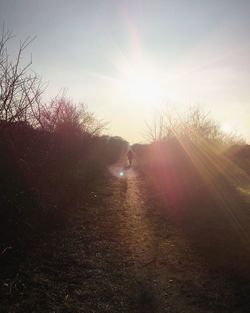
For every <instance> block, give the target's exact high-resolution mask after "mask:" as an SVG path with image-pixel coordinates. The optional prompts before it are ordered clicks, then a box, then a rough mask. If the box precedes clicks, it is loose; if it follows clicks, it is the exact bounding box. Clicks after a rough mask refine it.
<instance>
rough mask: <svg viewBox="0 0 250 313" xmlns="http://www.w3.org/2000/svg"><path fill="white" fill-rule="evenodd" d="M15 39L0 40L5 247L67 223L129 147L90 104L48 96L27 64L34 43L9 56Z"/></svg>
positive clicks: (0, 201)
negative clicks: (112, 134) (106, 132)
mask: <svg viewBox="0 0 250 313" xmlns="http://www.w3.org/2000/svg"><path fill="white" fill-rule="evenodd" d="M11 38H12V35H11V33H9V32H5V31H3V34H2V38H1V39H0V151H1V152H0V175H1V179H0V238H1V243H0V248H1V249H2V250H0V253H1V251H4V249H5V248H6V247H7V246H8V245H13V244H17V243H22V244H23V243H25V242H26V241H27V240H28V239H32V238H33V237H35V235H36V234H39V233H40V232H44V231H46V230H47V229H48V227H49V226H50V225H52V224H55V223H59V222H60V221H63V219H64V218H65V215H67V214H68V213H70V211H71V210H73V209H74V208H75V207H77V203H78V202H80V201H81V202H82V203H84V201H85V199H84V197H86V198H87V195H88V193H89V192H90V191H91V190H92V188H94V186H95V184H96V183H97V181H98V180H99V179H100V178H101V177H102V176H103V175H105V169H106V167H107V166H109V165H111V164H113V163H114V162H116V161H117V160H119V158H120V157H121V155H122V154H124V152H125V151H126V150H127V147H128V143H127V142H126V141H125V140H123V139H122V138H120V137H110V136H105V135H102V133H103V132H104V130H105V127H106V124H105V123H104V122H103V121H101V120H98V119H97V118H96V117H95V116H94V114H93V113H91V112H90V111H89V110H88V108H87V106H85V105H82V104H77V105H76V104H74V103H73V101H72V100H70V99H69V98H67V97H65V96H57V97H55V98H54V99H52V100H51V101H49V102H45V101H44V100H43V94H44V92H45V89H44V85H43V83H42V81H41V79H40V77H39V76H37V75H36V74H34V73H33V72H32V71H31V70H30V66H31V62H28V63H27V64H24V63H23V52H24V50H25V49H26V47H27V46H28V45H29V44H30V42H31V41H30V40H29V39H27V40H26V41H25V42H23V43H21V45H20V48H19V51H18V53H17V55H16V57H14V58H11V57H10V56H9V55H8V49H7V47H8V42H9V41H10V40H11Z"/></svg>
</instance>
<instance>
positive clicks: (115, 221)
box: [0, 170, 249, 313]
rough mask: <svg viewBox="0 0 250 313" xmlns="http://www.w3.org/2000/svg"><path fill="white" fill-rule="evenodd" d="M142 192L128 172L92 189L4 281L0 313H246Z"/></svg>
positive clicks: (239, 297)
mask: <svg viewBox="0 0 250 313" xmlns="http://www.w3.org/2000/svg"><path fill="white" fill-rule="evenodd" d="M146 194H147V193H146V189H145V186H144V182H143V181H142V180H141V179H140V178H139V177H138V176H137V175H136V173H135V172H133V171H132V170H129V171H127V173H126V177H123V178H121V179H118V178H116V177H114V178H110V180H109V181H108V182H106V184H105V186H102V187H101V188H99V189H98V190H97V191H93V192H92V193H91V200H90V201H88V202H87V204H86V200H85V202H84V205H82V207H80V208H79V210H78V211H77V213H76V214H74V216H72V220H71V222H70V227H68V228H67V229H66V230H64V231H56V232H54V233H52V234H50V236H49V239H48V240H47V241H46V242H41V243H40V244H39V245H38V246H37V247H36V248H35V249H34V250H33V251H32V252H31V253H30V255H29V257H28V258H27V259H26V260H25V261H24V262H22V263H21V265H20V268H19V270H18V272H17V273H16V275H15V277H14V278H13V277H12V278H11V279H8V278H6V280H5V281H4V282H3V285H2V287H1V291H2V292H4V296H3V297H2V298H1V302H2V303H1V304H0V311H1V312H38V313H39V312H48V313H50V312H51V313H52V312H54V313H61V312H75V313H78V312H90V313H91V312H132V313H133V312H142V313H146V312H150V313H154V312H168V313H177V312H187V313H189V312H194V313H199V312H201V313H203V312H204V313H205V312H216V313H218V312H227V313H228V312H236V313H237V312H249V308H248V307H247V302H245V298H244V297H245V296H244V294H242V291H237V286H234V282H233V281H231V280H229V279H226V278H223V277H221V276H220V277H219V276H218V273H215V272H214V273H213V272H211V270H208V268H207V266H206V264H205V262H204V261H202V260H201V259H200V258H199V257H198V256H197V255H196V253H195V252H194V251H192V248H191V246H190V245H189V243H188V241H187V240H186V239H185V236H184V235H183V233H182V230H181V229H180V228H178V227H177V226H176V225H175V224H173V223H172V222H171V221H170V220H168V218H167V217H163V216H162V214H160V210H158V205H157V203H153V202H152V200H150V199H148V198H147V196H146ZM239 293H240V294H239ZM246 293H247V291H246ZM246 297H247V295H246ZM244 303H245V304H244Z"/></svg>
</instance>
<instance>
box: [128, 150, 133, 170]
mask: <svg viewBox="0 0 250 313" xmlns="http://www.w3.org/2000/svg"><path fill="white" fill-rule="evenodd" d="M127 157H128V162H129V167H131V166H132V163H133V159H134V154H133V152H132V150H130V149H129V150H128V153H127Z"/></svg>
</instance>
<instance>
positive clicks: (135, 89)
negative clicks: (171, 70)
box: [127, 76, 162, 102]
mask: <svg viewBox="0 0 250 313" xmlns="http://www.w3.org/2000/svg"><path fill="white" fill-rule="evenodd" d="M127 88H128V92H129V94H130V96H132V97H134V98H135V99H136V100H138V101H145V102H148V101H149V102H152V101H158V100H160V98H161V97H162V89H161V87H160V84H159V82H157V81H156V80H153V79H149V78H145V77H142V76H134V77H131V78H130V79H129V80H127Z"/></svg>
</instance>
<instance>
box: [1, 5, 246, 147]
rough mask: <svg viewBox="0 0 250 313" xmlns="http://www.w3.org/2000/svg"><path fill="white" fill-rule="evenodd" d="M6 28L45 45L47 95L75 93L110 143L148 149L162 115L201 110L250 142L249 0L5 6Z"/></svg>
mask: <svg viewBox="0 0 250 313" xmlns="http://www.w3.org/2000/svg"><path fill="white" fill-rule="evenodd" d="M0 22H1V24H2V23H5V28H8V29H9V30H11V31H12V32H13V33H14V34H15V35H16V37H17V40H14V41H13V43H14V42H16V43H17V42H18V40H20V39H25V38H26V37H27V36H28V35H30V36H37V39H36V40H35V41H34V42H33V43H32V45H31V46H30V47H29V49H28V51H27V55H28V56H29V55H30V53H31V52H32V58H33V63H34V64H33V69H34V70H35V71H36V72H37V73H38V74H41V75H42V76H43V79H44V81H49V87H48V90H47V94H48V96H53V95H56V94H57V93H58V92H59V91H60V90H61V89H62V88H67V89H68V94H69V96H70V97H72V99H75V100H76V102H79V101H81V102H85V103H87V104H88V105H89V108H90V110H92V111H94V112H95V113H96V115H97V116H98V117H99V118H102V119H105V120H107V121H109V122H110V124H109V133H110V134H115V135H120V136H123V137H124V138H126V139H128V140H130V141H131V142H136V141H144V138H143V136H144V135H143V133H144V130H145V124H144V121H145V120H146V121H150V120H151V116H152V114H153V112H154V111H155V110H156V109H158V110H159V108H161V107H164V106H166V105H167V104H168V105H170V106H171V107H174V108H176V109H177V110H184V109H185V107H186V106H187V105H190V104H196V103H199V104H200V105H201V106H204V107H205V108H206V109H208V110H210V111H211V113H212V115H213V117H214V118H215V119H216V120H218V121H219V122H220V123H222V125H223V127H224V128H225V129H238V131H239V132H240V133H241V134H242V135H243V136H244V137H245V138H247V139H248V141H249V140H250V40H249V39H250V37H249V33H250V1H249V0H246V1H241V0H235V1H231V0H207V1H205V0H197V1H195V0H179V1H178V0H172V1H168V0H161V1H160V0H159V1H157V0H151V1H149V0H141V1H140V0H132V1H129V0H127V1H122V0H121V1H120V0H110V1H109V0H99V1H97V0H89V1H84V0H81V1H80V0H71V1H69V0H67V1H63V0H54V1H53V0H42V1H41V0H39V1H38V0H33V1H32V0H0ZM12 50H14V47H13V46H11V47H10V51H12Z"/></svg>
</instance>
